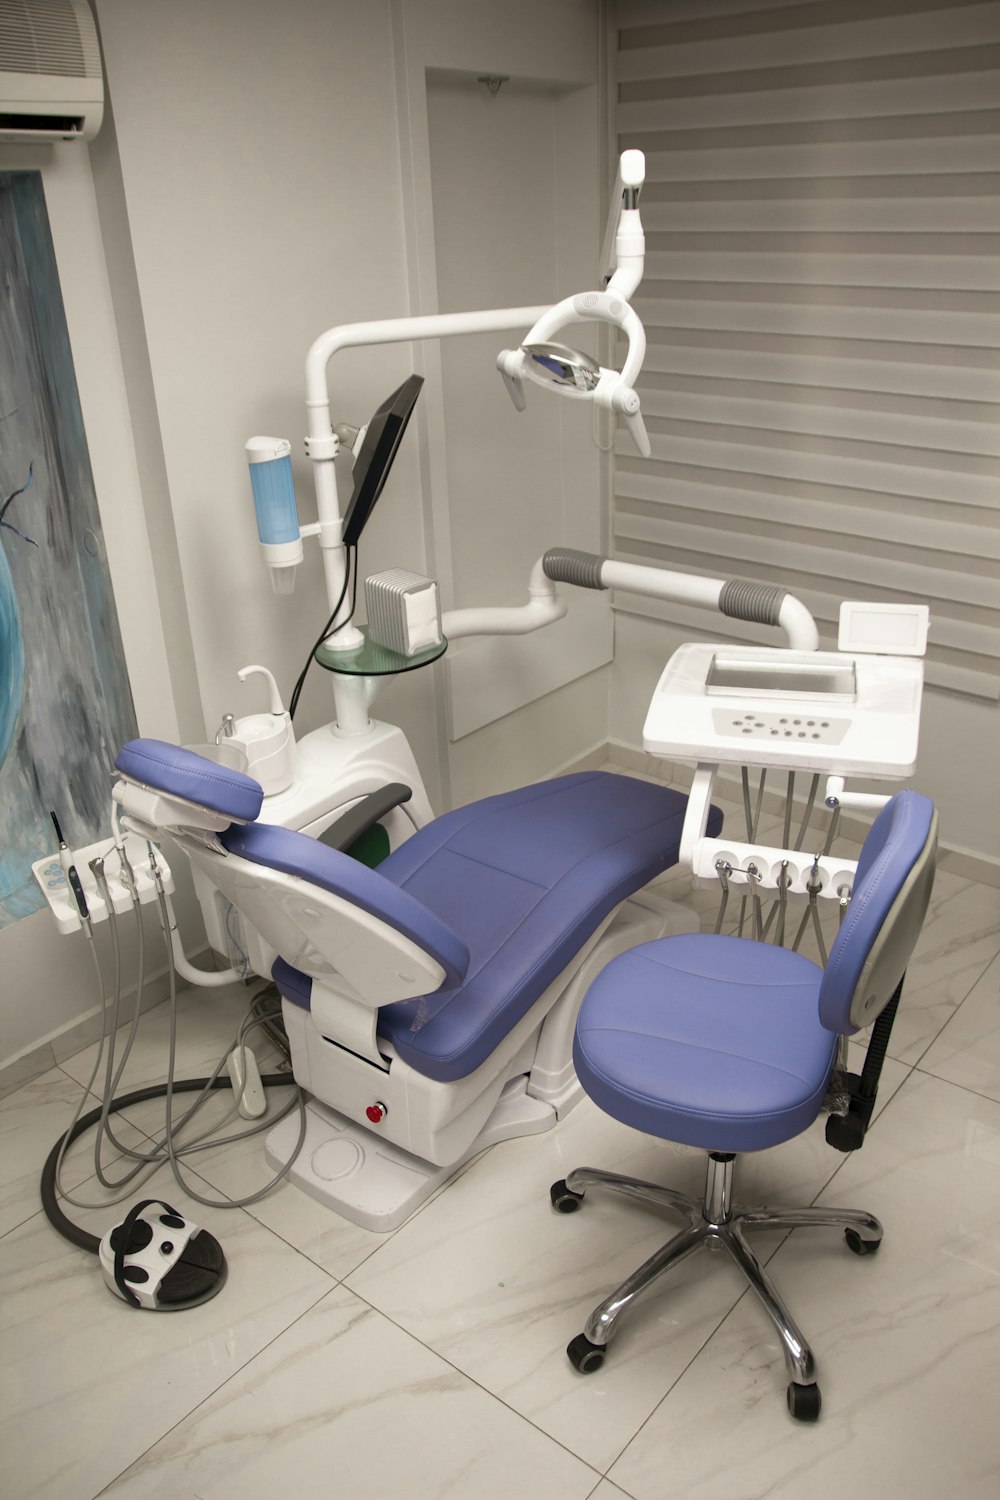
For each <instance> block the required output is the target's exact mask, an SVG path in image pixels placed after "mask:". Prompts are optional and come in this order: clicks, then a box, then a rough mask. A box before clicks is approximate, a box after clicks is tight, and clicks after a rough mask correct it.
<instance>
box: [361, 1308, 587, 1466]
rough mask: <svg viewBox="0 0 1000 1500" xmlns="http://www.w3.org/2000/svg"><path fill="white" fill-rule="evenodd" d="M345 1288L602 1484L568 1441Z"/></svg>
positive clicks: (393, 1319) (585, 1460) (402, 1325)
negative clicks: (558, 1436)
mask: <svg viewBox="0 0 1000 1500" xmlns="http://www.w3.org/2000/svg"><path fill="white" fill-rule="evenodd" d="M344 1290H345V1291H347V1292H350V1294H351V1296H352V1297H356V1298H357V1299H358V1301H359V1302H363V1303H364V1305H365V1306H366V1307H367V1308H368V1309H369V1310H370V1311H371V1312H373V1313H375V1314H376V1315H377V1316H378V1317H380V1318H384V1319H385V1320H386V1322H387V1323H391V1324H392V1326H393V1328H396V1329H398V1331H399V1332H400V1333H402V1334H403V1335H404V1337H406V1338H409V1339H413V1341H414V1342H415V1343H417V1344H419V1345H420V1347H421V1348H422V1349H426V1350H427V1353H428V1354H430V1355H431V1356H432V1357H433V1358H434V1359H440V1360H441V1361H442V1362H443V1363H444V1364H446V1365H447V1366H448V1368H449V1369H451V1370H454V1371H455V1374H456V1375H458V1376H460V1377H461V1379H462V1380H467V1381H468V1382H469V1384H470V1385H474V1386H475V1387H476V1389H477V1390H480V1391H482V1393H483V1395H484V1396H488V1397H489V1398H490V1399H491V1400H492V1401H497V1402H499V1404H500V1405H501V1406H502V1407H504V1408H505V1410H507V1411H509V1412H510V1414H511V1416H514V1417H517V1418H518V1420H519V1421H521V1422H526V1423H527V1425H528V1426H529V1427H531V1428H533V1430H534V1431H535V1432H537V1433H538V1434H539V1435H540V1436H541V1437H543V1438H546V1439H547V1440H548V1441H549V1442H550V1443H555V1445H556V1447H557V1448H561V1449H562V1450H563V1452H564V1453H568V1454H569V1455H570V1457H571V1458H575V1459H576V1460H577V1462H578V1463H581V1464H583V1465H584V1467H585V1468H588V1469H590V1470H591V1471H592V1473H594V1474H595V1475H596V1477H597V1483H598V1484H600V1482H601V1480H602V1479H605V1478H606V1477H607V1475H606V1473H604V1472H602V1470H600V1469H597V1468H595V1467H594V1465H593V1464H592V1463H590V1462H589V1461H588V1460H587V1459H585V1458H583V1457H582V1456H581V1455H580V1454H579V1453H576V1452H574V1450H573V1449H572V1448H570V1447H569V1445H568V1444H567V1443H564V1442H563V1441H562V1439H561V1438H557V1437H556V1436H555V1435H554V1434H553V1433H551V1432H546V1430H545V1428H544V1427H540V1426H539V1425H538V1423H537V1422H535V1421H533V1419H532V1418H531V1417H529V1416H527V1415H526V1414H525V1413H524V1412H523V1411H518V1409H517V1407H516V1406H512V1405H511V1404H510V1402H509V1401H506V1400H505V1399H504V1397H503V1396H500V1395H498V1394H497V1392H496V1391H491V1390H490V1388H489V1386H488V1385H484V1384H483V1383H482V1381H481V1380H477V1379H476V1377H475V1375H470V1374H469V1372H468V1371H467V1370H463V1369H462V1367H461V1365H457V1364H455V1362H454V1360H452V1359H449V1357H448V1355H447V1354H443V1353H442V1352H441V1350H440V1349H435V1348H434V1347H433V1346H432V1345H431V1344H428V1343H425V1342H424V1340H423V1339H422V1338H420V1337H419V1336H418V1335H417V1334H415V1333H413V1332H411V1330H410V1329H409V1328H407V1327H406V1326H405V1324H403V1323H400V1322H398V1321H397V1319H396V1318H394V1317H393V1316H392V1314H391V1313H388V1312H386V1311H385V1310H384V1309H383V1308H381V1307H378V1306H376V1304H375V1303H374V1302H370V1301H369V1299H368V1298H367V1297H365V1296H363V1295H362V1293H361V1292H358V1291H355V1289H354V1288H353V1287H350V1286H347V1285H346V1283H345V1284H344ZM595 1487H596V1486H595Z"/></svg>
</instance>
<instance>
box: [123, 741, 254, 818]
mask: <svg viewBox="0 0 1000 1500" xmlns="http://www.w3.org/2000/svg"><path fill="white" fill-rule="evenodd" d="M115 769H116V770H117V771H119V772H120V773H121V775H122V776H124V777H126V778H127V780H129V781H133V782H135V783H137V785H139V786H141V787H147V788H151V789H152V790H153V791H156V792H160V793H162V794H163V795H164V796H167V797H179V798H180V799H181V800H182V801H183V802H186V803H193V804H194V805H195V806H196V807H205V808H207V809H208V810H209V811H210V812H212V813H215V814H217V815H218V816H220V817H223V818H228V819H229V820H230V821H231V822H238V823H250V822H252V821H253V820H254V818H256V817H257V815H258V813H259V812H260V809H261V804H262V802H263V800H264V792H263V789H262V787H261V785H260V782H259V781H254V779H253V777H252V776H246V775H244V773H243V772H242V771H236V770H233V769H232V768H231V767H230V766H224V765H218V764H216V762H214V761H211V760H208V759H206V757H205V756H204V755H198V754H196V752H195V751H194V750H185V749H184V747H183V746H182V745H171V744H170V743H168V741H166V740H145V739H141V740H129V742H128V744H127V745H123V746H122V748H121V749H120V750H119V752H118V757H117V759H116V760H115ZM192 821H193V820H192Z"/></svg>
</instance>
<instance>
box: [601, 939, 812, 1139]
mask: <svg viewBox="0 0 1000 1500" xmlns="http://www.w3.org/2000/svg"><path fill="white" fill-rule="evenodd" d="M821 979H822V970H821V969H819V968H818V967H817V966H816V964H814V963H812V962H811V960H809V959H807V958H804V957H802V955H801V954H798V953H792V952H790V951H788V950H787V949H784V948H776V947H771V946H769V945H768V944H765V943H756V942H751V941H749V940H748V939H744V938H737V937H724V936H710V935H708V934H694V935H692V936H690V937H687V936H685V937H673V938H661V939H660V940H659V941H658V942H653V943H643V944H640V945H639V946H638V947H636V948H633V949H631V950H630V951H629V952H628V953H624V954H622V955H621V957H620V958H616V959H614V960H613V961H612V962H611V963H610V964H609V965H608V966H607V968H606V969H604V970H603V972H602V973H601V974H599V975H598V977H597V979H596V980H595V981H594V983H593V984H592V985H591V987H590V989H589V990H588V992H587V994H586V996H585V998H584V1002H583V1005H582V1007H581V1009H580V1016H579V1019H578V1022H577V1029H576V1039H575V1043H574V1049H573V1057H574V1062H575V1065H576V1071H577V1075H578V1077H579V1079H580V1082H581V1083H582V1084H583V1087H584V1089H585V1090H586V1091H587V1093H588V1094H589V1095H590V1096H591V1098H592V1099H593V1100H594V1102H595V1103H596V1104H598V1105H599V1106H600V1108H601V1109H602V1110H604V1111H605V1113H607V1114H609V1115H612V1116H613V1117H614V1118H615V1119H618V1120H622V1121H624V1123H625V1124H627V1125H632V1126H634V1127H635V1128H636V1129H637V1130H642V1131H645V1132H646V1133H647V1134H649V1135H655V1136H660V1137H662V1138H663V1139H664V1140H670V1141H678V1142H680V1143H682V1144H684V1145H688V1146H698V1147H701V1148H702V1149H704V1150H708V1151H727V1152H728V1151H733V1152H738V1151H757V1150H761V1149H762V1148H763V1147H766V1146H774V1145H777V1144H778V1143H779V1142H780V1141H785V1140H789V1139H790V1138H791V1137H792V1136H795V1135H798V1134H799V1133H800V1132H801V1131H803V1130H805V1129H806V1128H807V1126H808V1125H810V1124H811V1123H812V1121H813V1120H814V1119H815V1118H816V1115H817V1114H818V1113H819V1110H820V1106H821V1105H822V1102H823V1099H824V1097H825V1094H826V1090H827V1085H828V1082H829V1077H830V1072H831V1069H832V1067H833V1062H834V1058H835V1055H836V1050H837V1037H836V1035H834V1034H833V1033H831V1032H829V1031H827V1030H826V1029H825V1028H824V1027H823V1026H822V1025H821V1024H820V1021H819V1014H818V1004H817V997H818V994H819V986H820V982H821Z"/></svg>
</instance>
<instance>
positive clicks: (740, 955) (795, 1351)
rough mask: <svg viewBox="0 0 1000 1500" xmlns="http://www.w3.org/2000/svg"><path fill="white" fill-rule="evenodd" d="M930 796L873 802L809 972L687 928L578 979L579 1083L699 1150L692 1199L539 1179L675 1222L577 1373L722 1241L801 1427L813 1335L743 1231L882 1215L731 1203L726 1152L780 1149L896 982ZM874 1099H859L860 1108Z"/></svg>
mask: <svg viewBox="0 0 1000 1500" xmlns="http://www.w3.org/2000/svg"><path fill="white" fill-rule="evenodd" d="M936 822H937V820H936V816H935V813H934V809H933V806H932V804H931V803H930V802H929V801H928V800H927V798H926V797H922V796H920V795H919V794H918V793H915V792H910V791H905V792H901V793H899V794H898V795H897V796H895V797H894V798H892V800H891V801H890V802H889V803H888V804H887V805H886V806H885V807H884V808H883V809H882V811H881V812H880V813H879V816H878V818H877V819H876V821H875V823H874V824H873V826H872V828H871V831H870V832H869V834H868V837H867V838H866V840H865V843H864V847H863V850H862V853H861V857H860V860H859V863H858V868H857V872H856V876H855V882H854V887H853V894H852V897H851V901H850V905H849V907H848V909H847V912H846V915H845V917H844V921H843V924H842V926H841V929H840V931H839V933H838V935H837V938H836V941H835V942H834V944H833V946H832V949H831V952H830V957H829V961H828V963H827V966H826V968H825V970H822V969H820V968H818V967H817V965H815V964H814V963H812V962H811V961H810V960H809V959H807V958H805V957H803V956H801V955H800V954H797V953H793V952H790V951H787V950H785V949H783V948H776V947H770V946H768V945H766V944H764V943H761V942H755V941H750V940H748V939H743V938H738V937H727V936H722V935H707V934H696V935H693V936H680V937H671V938H663V939H661V940H659V941H657V942H652V943H644V944H641V945H639V946H638V947H635V948H633V949H631V950H630V951H629V952H627V953H624V954H622V955H621V956H620V957H619V958H616V959H614V960H612V962H611V963H610V964H609V965H608V966H607V967H606V968H605V969H604V970H603V972H602V973H601V974H600V975H599V976H598V978H597V980H596V981H595V982H594V983H593V984H592V985H591V987H590V989H589V990H588V992H587V995H586V997H585V999H584V1001H583V1004H582V1006H581V1009H580V1014H579V1017H578V1020H577V1027H576V1039H575V1045H574V1054H573V1055H574V1062H575V1065H576V1071H577V1076H578V1077H579V1079H580V1082H581V1083H582V1084H583V1087H584V1089H585V1090H586V1092H587V1093H588V1094H589V1095H590V1097H591V1098H592V1099H593V1100H594V1102H595V1103H596V1104H597V1105H598V1106H599V1107H600V1108H601V1109H602V1110H604V1111H605V1112H606V1113H607V1114H609V1115H611V1116H613V1117H614V1118H615V1119H617V1120H621V1121H623V1122H624V1123H625V1124H627V1125H631V1126H634V1127H635V1128H636V1129H637V1130H641V1131H644V1132H646V1133H647V1134H650V1135H654V1136H658V1137H660V1138H662V1139H664V1140H668V1141H676V1142H679V1143H682V1144H686V1145H689V1146H697V1147H700V1148H701V1149H703V1150H705V1151H707V1152H708V1163H707V1178H706V1186H705V1193H704V1197H703V1199H701V1200H699V1199H695V1198H689V1197H687V1196H686V1195H684V1194H682V1193H679V1192H674V1191H672V1190H671V1189H669V1188H664V1187H659V1186H657V1185H656V1184H653V1183H645V1182H639V1181H637V1180H635V1179H633V1178H628V1177H622V1176H619V1175H617V1174H613V1173H610V1172H604V1171H599V1170H596V1169H592V1168H589V1167H584V1168H578V1169H576V1170H575V1171H573V1172H571V1173H570V1174H569V1176H568V1177H567V1178H566V1179H565V1180H564V1181H561V1182H557V1183H555V1184H553V1187H552V1189H551V1198H552V1203H553V1206H554V1207H555V1208H557V1209H559V1210H560V1211H562V1212H570V1211H572V1210H575V1209H577V1208H578V1207H579V1206H580V1202H581V1199H582V1197H583V1193H584V1190H585V1189H586V1188H588V1187H595V1186H596V1187H606V1188H610V1189H612V1190H614V1191H618V1192H622V1193H625V1194H627V1195H629V1196H632V1197H636V1198H639V1199H642V1200H645V1201H647V1202H649V1203H651V1204H653V1205H656V1206H657V1207H659V1208H661V1209H664V1210H666V1212H667V1213H668V1214H672V1215H676V1216H678V1217H679V1218H681V1220H682V1221H684V1228H682V1229H681V1230H680V1232H679V1233H678V1234H676V1235H675V1236H674V1238H673V1239H671V1240H670V1241H668V1243H667V1244H666V1245H664V1246H663V1247H662V1249H660V1250H658V1251H657V1252H656V1253H655V1254H654V1255H653V1256H652V1257H651V1258H650V1259H649V1260H648V1261H647V1262H646V1263H645V1264H644V1265H643V1266H641V1267H640V1268H639V1269H638V1270H637V1271H635V1272H634V1273H633V1274H632V1275H631V1276H630V1277H629V1278H628V1279H627V1280H626V1281H625V1282H624V1283H623V1284H622V1285H621V1286H620V1287H618V1288H617V1289H616V1290H615V1291H614V1292H612V1293H611V1294H610V1295H609V1296H608V1297H606V1298H605V1299H604V1301H603V1302H601V1303H600V1304H599V1306H598V1307H596V1308H595V1309H594V1311H593V1312H592V1313H591V1315H590V1317H589V1318H588V1320H587V1323H586V1326H585V1330H584V1332H583V1333H582V1334H580V1335H578V1336H577V1337H576V1338H575V1339H573V1340H572V1341H571V1343H570V1344H569V1347H568V1349H567V1353H568V1355H569V1357H570V1360H571V1361H572V1363H573V1364H574V1366H575V1367H576V1368H577V1369H578V1370H579V1371H580V1372H581V1373H584V1374H586V1373H589V1372H591V1371H593V1370H595V1369H597V1368H599V1366H600V1365H601V1364H602V1363H603V1359H604V1350H605V1346H606V1345H607V1343H608V1341H609V1340H610V1339H611V1337H612V1335H613V1334H614V1333H615V1332H616V1331H617V1328H618V1320H619V1319H620V1317H621V1314H622V1313H623V1312H624V1311H625V1309H626V1308H627V1307H629V1306H630V1305H631V1304H632V1302H633V1301H634V1300H635V1298H636V1297H637V1296H638V1295H639V1294H640V1293H641V1292H644V1291H645V1290H646V1289H647V1288H648V1287H649V1286H651V1285H652V1283H653V1282H654V1281H655V1280H657V1279H658V1278H659V1277H660V1276H661V1275H662V1274H663V1273H664V1272H665V1271H667V1270H669V1269H670V1268H671V1267H672V1266H674V1265H676V1264H678V1262H679V1261H681V1260H682V1259H684V1258H685V1257H686V1256H687V1255H689V1254H690V1253H691V1252H692V1251H693V1250H695V1249H697V1248H698V1247H699V1246H700V1245H702V1244H706V1243H710V1244H714V1245H715V1246H721V1247H724V1248H725V1249H726V1250H727V1251H728V1252H729V1254H730V1256H731V1258H732V1259H733V1260H734V1261H735V1263H736V1265H737V1266H738V1267H739V1268H740V1270H741V1271H742V1272H743V1274H744V1276H745V1277H746V1279H747V1281H748V1282H749V1284H750V1286H751V1287H752V1288H753V1290H754V1292H755V1293H756V1294H757V1296H758V1298H759V1299H760V1302H761V1303H762V1305H763V1307H764V1310H765V1311H766V1313H767V1314H768V1316H769V1318H770V1319H771V1322H772V1324H773V1326H774V1329H775V1331H776V1332H777V1334H778V1337H779V1339H780V1341H781V1345H782V1349H783V1353H784V1356H785V1361H786V1366H787V1369H788V1373H789V1376H790V1381H791V1383H790V1384H789V1386H788V1406H789V1410H790V1411H791V1413H792V1415H793V1416H794V1417H797V1418H799V1419H800V1420H806V1421H810V1420H814V1419H815V1418H816V1417H817V1416H818V1415H819V1408H820V1396H819V1388H818V1386H817V1385H816V1374H815V1365H814V1360H813V1356H812V1353H811V1351H810V1349H809V1346H808V1345H807V1344H806V1342H805V1340H804V1339H803V1337H802V1335H801V1333H800V1332H799V1330H798V1328H797V1327H796V1325H795V1323H794V1322H793V1320H792V1318H791V1316H790V1314H789V1313H788V1311H787V1309H786V1308H785V1306H784V1304H783V1303H782V1301H781V1300H780V1298H779V1296H778V1293H777V1292H776V1290H775V1289H774V1287H773V1285H772V1284H771V1282H770V1281H769V1279H768V1277H767V1276H766V1274H765V1272H764V1270H763V1267H762V1266H761V1264H760V1262H759V1260H758V1259H757V1257H756V1255H755V1254H754V1252H753V1251H752V1249H751V1248H750V1246H749V1244H748V1243H747V1241H746V1237H745V1232H746V1231H747V1230H755V1229H780V1230H788V1229H792V1228H795V1227H802V1226H832V1227H839V1228H842V1229H843V1230H844V1232H845V1236H846V1238H847V1242H848V1245H849V1246H850V1248H851V1249H852V1250H853V1251H854V1252H855V1253H857V1254H862V1255H863V1254H871V1253H873V1252H874V1251H875V1250H876V1249H877V1248H878V1245H879V1243H880V1241H881V1238H882V1226H881V1225H880V1224H879V1222H878V1220H877V1219H875V1218H873V1217H872V1216H871V1215H870V1214H867V1213H861V1212H856V1211H853V1210H847V1209H836V1208H802V1209H798V1208H756V1209H752V1210H745V1211H744V1210H739V1209H737V1208H735V1207H734V1205H733V1202H732V1183H733V1170H734V1159H735V1157H736V1155H737V1154H738V1153H739V1152H743V1151H759V1150H762V1149H764V1148H766V1147H769V1146H775V1145H779V1144H780V1143H781V1142H783V1141H787V1140H790V1139H792V1137H794V1136H796V1135H799V1134H800V1133H801V1132H802V1131H804V1130H806V1129H807V1128H808V1127H809V1126H810V1125H811V1124H812V1122H813V1121H814V1120H815V1119H816V1118H817V1116H818V1114H819V1113H820V1110H821V1108H822V1105H823V1102H824V1099H825V1097H826V1094H827V1090H828V1086H829V1083H830V1080H831V1075H832V1072H833V1069H834V1065H835V1062H836V1060H837V1052H838V1045H839V1038H840V1037H843V1036H849V1035H851V1034H853V1033H854V1032H856V1031H858V1030H859V1029H860V1028H862V1027H864V1026H867V1025H868V1024H869V1022H871V1021H873V1020H875V1018H876V1017H877V1016H878V1015H879V1014H880V1013H881V1012H882V1011H883V1009H886V1008H887V1007H890V1008H889V1009H886V1017H887V1018H888V1017H890V1016H891V1014H892V1013H893V1011H894V1008H895V1004H896V1003H897V1002H898V997H899V990H900V986H901V983H902V976H903V973H904V970H905V968H906V965H907V963H908V961H909V958H910V955H911V953H912V950H913V947H914V944H915V943H916V940H917V937H918V936H919V932H920V926H921V923H922V921H923V918H924V915H925V912H926V909H927V903H928V901H929V899H930V891H931V885H932V882H933V876H934V860H935V852H936ZM871 1102H873V1100H872V1101H871Z"/></svg>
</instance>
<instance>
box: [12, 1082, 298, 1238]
mask: <svg viewBox="0 0 1000 1500" xmlns="http://www.w3.org/2000/svg"><path fill="white" fill-rule="evenodd" d="M260 1081H261V1083H262V1084H263V1085H264V1087H265V1088H278V1087H279V1086H280V1087H284V1088H287V1087H288V1085H289V1083H290V1082H291V1081H292V1080H291V1079H290V1078H289V1077H288V1075H287V1074H285V1073H266V1074H265V1075H264V1076H263V1077H262V1078H261V1080H260ZM205 1088H213V1089H228V1088H232V1084H231V1082H230V1080H229V1076H228V1074H227V1075H226V1076H225V1077H224V1078H214V1079H211V1080H210V1079H208V1078H184V1079H181V1080H180V1081H179V1082H176V1083H174V1084H173V1085H172V1092H173V1093H175V1094H191V1093H194V1092H196V1091H201V1090H202V1089H205ZM166 1093H167V1086H166V1084H162V1083H158V1084H154V1085H153V1086H152V1087H150V1088H145V1089H135V1090H133V1092H132V1093H131V1094H122V1095H121V1097H120V1098H118V1099H112V1101H111V1103H110V1104H109V1105H108V1113H109V1114H117V1113H118V1111H119V1110H120V1109H127V1108H128V1106H129V1105H130V1104H143V1103H144V1102H145V1101H146V1100H147V1099H162V1098H164V1097H165V1095H166ZM101 1114H102V1110H101V1106H100V1105H98V1107H97V1108H96V1109H92V1110H90V1111H88V1113H87V1114H85V1115H82V1116H81V1117H80V1119H79V1120H77V1122H76V1124H75V1125H74V1126H73V1127H72V1129H71V1130H70V1131H69V1140H66V1135H65V1134H64V1135H61V1136H60V1137H59V1139H58V1140H57V1141H56V1143H55V1145H54V1146H53V1147H52V1150H51V1151H50V1152H49V1154H48V1156H47V1157H46V1159H45V1165H44V1167H43V1168H42V1180H41V1195H42V1208H43V1210H44V1212H45V1217H46V1218H47V1219H48V1221H49V1223H50V1224H51V1225H52V1227H53V1229H55V1230H56V1231H57V1232H58V1233H59V1234H61V1235H62V1237H63V1239H65V1240H69V1242H70V1244H71V1245H77V1246H79V1248H80V1249H81V1250H88V1251H89V1252H90V1254H91V1255H96V1254H97V1253H98V1250H99V1249H100V1244H101V1241H100V1239H99V1238H98V1236H97V1235H96V1234H90V1233H88V1231H87V1230H86V1229H81V1227H80V1225H79V1224H74V1223H73V1221H72V1219H69V1218H67V1216H66V1215H65V1214H64V1213H63V1211H62V1209H61V1208H60V1206H59V1196H58V1194H57V1192H56V1167H57V1165H58V1162H59V1155H60V1152H61V1151H62V1149H63V1142H64V1141H65V1142H66V1145H67V1147H68V1146H70V1145H72V1143H73V1142H74V1141H75V1140H76V1139H77V1137H78V1136H80V1135H82V1134H83V1132H84V1131H85V1130H89V1129H90V1127H91V1125H96V1124H97V1123H98V1122H99V1120H100V1118H101Z"/></svg>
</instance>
